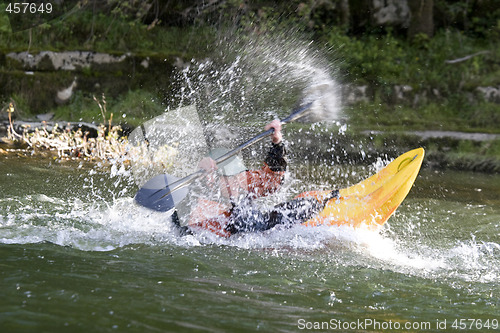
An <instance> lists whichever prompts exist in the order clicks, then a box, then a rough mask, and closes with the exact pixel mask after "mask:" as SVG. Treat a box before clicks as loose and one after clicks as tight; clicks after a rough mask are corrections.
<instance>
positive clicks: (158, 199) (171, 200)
mask: <svg viewBox="0 0 500 333" xmlns="http://www.w3.org/2000/svg"><path fill="white" fill-rule="evenodd" d="M312 104H313V103H309V104H307V105H305V106H303V107H301V108H299V109H297V110H295V111H294V112H292V114H290V115H289V116H288V117H286V118H285V119H283V120H281V124H283V125H285V124H287V123H290V122H292V121H295V120H297V119H299V118H302V117H304V116H306V115H307V114H308V113H309V111H310V110H311V107H312ZM273 132H274V129H272V128H271V129H269V130H267V131H265V132H262V133H260V134H259V135H257V136H255V137H253V138H252V139H250V140H248V141H247V142H245V143H243V144H241V145H240V146H238V147H236V148H234V149H233V150H231V151H229V152H227V153H226V154H224V155H222V156H220V157H219V158H217V159H216V160H215V162H216V163H217V164H219V163H222V162H224V161H226V160H228V159H230V158H231V157H233V156H235V155H237V154H238V153H240V152H241V151H242V150H243V149H245V148H248V147H250V146H251V145H253V144H255V143H257V142H259V141H260V140H262V139H263V138H265V137H267V136H269V135H271V134H272V133H273ZM205 172H206V171H205V170H203V169H200V170H198V171H196V172H194V173H192V174H190V175H188V176H186V177H184V178H181V179H178V178H176V177H174V176H171V175H167V174H162V175H158V176H156V177H153V178H152V179H151V180H149V181H148V182H147V183H146V184H144V186H143V187H141V188H140V189H139V190H138V191H137V194H136V195H135V201H136V202H137V203H138V204H139V205H141V206H144V207H146V208H149V209H152V210H155V211H159V212H167V211H169V210H171V209H172V208H174V207H175V206H176V205H177V204H178V203H180V202H181V201H182V200H183V199H184V198H185V197H186V195H187V193H188V187H187V185H189V184H190V183H191V182H192V181H194V180H195V179H197V178H199V177H200V176H202V175H203V174H205Z"/></svg>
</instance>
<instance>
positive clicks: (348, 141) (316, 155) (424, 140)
mask: <svg viewBox="0 0 500 333" xmlns="http://www.w3.org/2000/svg"><path fill="white" fill-rule="evenodd" d="M60 124H63V125H59V124H57V123H55V122H23V121H16V122H13V123H12V125H13V128H14V131H15V132H16V133H18V134H19V135H20V136H19V137H17V138H15V137H14V138H10V139H8V138H7V137H8V127H9V126H10V124H9V123H8V122H2V123H0V149H1V151H2V153H4V154H8V153H19V152H20V151H23V152H25V153H28V154H29V155H32V154H35V155H36V154H37V153H38V154H41V153H43V154H49V155H50V154H52V155H53V156H56V157H58V158H85V159H88V160H95V161H102V160H106V159H109V158H110V157H112V155H113V154H111V153H107V152H106V151H104V150H108V151H114V152H115V153H116V154H114V155H113V156H114V157H115V158H116V157H118V155H119V154H120V152H122V153H123V152H124V151H125V149H124V145H126V134H127V133H124V132H120V133H118V132H117V131H118V127H113V128H115V132H114V133H113V135H112V136H110V135H109V131H108V128H106V127H104V126H98V125H95V124H92V123H83V122H64V123H63V122H61V123H60ZM110 128H111V127H109V129H110ZM130 130H131V129H127V132H130ZM35 131H45V132H46V133H47V134H50V133H52V132H55V131H58V132H59V133H61V135H65V136H66V139H68V140H70V141H68V140H66V141H64V140H60V141H58V142H59V143H60V146H59V147H57V145H56V146H53V147H52V148H51V149H49V147H48V146H47V147H42V146H38V147H33V146H32V144H29V143H28V142H26V140H23V138H25V137H26V133H28V132H31V133H33V132H35ZM23 132H24V133H25V135H22V134H23ZM68 133H73V134H72V136H71V135H70V136H68ZM75 133H80V136H78V134H76V139H75ZM84 136H85V140H87V142H89V143H88V148H85V147H84V145H85V144H84V141H83V138H84ZM286 136H287V139H288V141H289V142H290V144H292V145H300V148H301V149H294V148H293V147H292V149H290V150H291V152H292V155H293V157H294V158H299V159H307V160H309V161H312V162H317V163H328V164H332V163H333V164H346V163H350V164H366V163H373V162H375V161H376V160H377V158H379V157H381V156H386V157H387V158H394V157H396V156H398V155H399V154H401V153H404V152H405V151H408V150H410V149H413V148H416V147H423V148H425V150H426V157H425V160H424V167H426V168H431V169H440V170H444V169H453V170H460V171H473V172H482V173H500V134H486V133H467V132H457V131H405V132H382V131H362V132H357V133H354V132H346V133H342V134H334V133H333V132H332V131H319V132H314V131H312V130H303V129H300V128H289V129H287V131H286ZM119 137H123V139H122V140H121V141H120V140H119ZM78 138H80V139H79V140H80V141H78ZM13 139H14V140H13ZM16 139H17V140H16ZM98 140H101V141H102V142H104V141H106V142H107V143H108V145H107V146H109V147H108V148H106V147H105V146H104V145H103V144H101V146H99V147H100V148H97V146H96V144H95V142H97V141H98ZM71 142H72V143H73V145H74V147H73V146H71V144H69V143H71ZM78 142H79V143H78ZM55 144H57V143H55ZM118 148H119V149H118ZM93 149H94V150H93ZM98 149H101V150H103V149H104V150H103V151H99V150H98ZM50 150H51V151H52V152H50ZM92 151H94V155H92V153H91V152H92ZM83 152H87V153H85V154H84V153H83ZM98 152H99V154H96V153H98ZM28 154H27V155H28ZM117 154H118V155H117Z"/></svg>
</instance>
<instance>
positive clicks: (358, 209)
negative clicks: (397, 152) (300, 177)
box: [297, 148, 425, 229]
mask: <svg viewBox="0 0 500 333" xmlns="http://www.w3.org/2000/svg"><path fill="white" fill-rule="evenodd" d="M424 154H425V152H424V149H423V148H417V149H414V150H411V151H409V152H407V153H404V154H403V155H401V156H399V157H398V158H396V159H395V160H394V161H392V162H391V163H389V164H388V165H387V166H386V167H385V168H383V169H382V170H380V172H378V173H376V174H375V175H373V176H371V177H369V178H367V179H365V180H364V181H362V182H360V183H358V184H356V185H353V186H351V187H348V188H344V189H341V190H339V197H338V198H334V199H331V200H329V201H328V202H327V204H326V206H325V207H324V209H323V210H322V211H321V212H320V213H319V214H318V215H316V216H315V217H313V218H311V219H310V220H307V221H305V222H304V223H303V224H304V225H307V226H317V225H350V226H353V227H362V226H364V227H368V228H373V229H375V228H378V227H379V226H381V225H382V224H384V223H385V222H386V221H387V220H388V219H389V217H391V215H392V214H393V213H394V211H395V210H396V209H397V208H398V207H399V205H400V204H401V202H403V200H404V199H405V197H406V195H407V194H408V192H409V191H410V189H411V187H412V185H413V182H414V181H415V179H416V178H417V175H418V172H419V170H420V166H421V165H422V160H423V158H424ZM329 193H330V191H310V192H304V193H302V194H300V195H298V196H297V198H299V197H315V198H316V199H318V200H319V201H322V199H323V198H326V196H327V195H328V194H329Z"/></svg>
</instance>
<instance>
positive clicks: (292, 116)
mask: <svg viewBox="0 0 500 333" xmlns="http://www.w3.org/2000/svg"><path fill="white" fill-rule="evenodd" d="M311 106H312V103H309V104H307V105H305V106H303V107H301V108H300V109H298V110H296V111H294V112H293V113H292V114H290V115H289V116H288V117H286V118H285V119H283V120H281V124H282V125H286V124H288V123H291V122H292V121H295V120H297V119H300V118H302V117H304V116H305V115H306V114H307V112H306V111H309V110H310V109H311ZM273 132H274V128H270V129H268V130H267V131H265V132H262V133H260V134H259V135H257V136H255V137H253V138H252V139H250V140H248V141H247V142H245V143H243V144H241V145H240V146H238V147H236V148H234V149H233V150H231V151H229V152H227V153H226V154H224V155H222V156H220V157H219V158H217V159H216V160H215V163H217V164H219V163H222V162H224V161H226V160H228V159H230V158H231V157H233V156H235V155H237V154H238V153H240V152H241V151H242V150H243V149H246V148H248V147H250V146H251V145H253V144H255V143H257V142H259V141H261V140H262V139H264V138H266V137H268V136H269V135H271V134H272V133H273ZM205 172H206V171H205V170H203V169H200V170H198V171H196V172H194V173H192V174H190V175H188V176H186V177H184V178H181V179H179V180H178V181H176V182H174V183H172V184H171V185H169V188H170V191H168V192H167V193H166V194H164V195H163V196H162V197H161V198H160V199H162V198H164V197H166V196H168V195H170V194H171V193H173V192H175V191H177V190H178V189H180V188H182V187H184V186H186V185H188V184H189V183H191V182H192V181H194V180H195V179H197V178H199V177H201V176H202V175H203V174H205Z"/></svg>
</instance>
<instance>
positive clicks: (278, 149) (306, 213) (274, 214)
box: [226, 143, 338, 235]
mask: <svg viewBox="0 0 500 333" xmlns="http://www.w3.org/2000/svg"><path fill="white" fill-rule="evenodd" d="M285 155H286V150H285V146H284V145H283V143H280V144H273V146H272V147H271V149H270V150H269V152H268V155H267V157H266V159H265V162H266V164H267V165H268V166H269V167H270V169H271V170H272V171H275V172H277V171H286V167H287V161H286V158H285ZM337 196H338V191H332V193H331V194H330V195H329V196H328V197H327V198H326V199H325V200H324V201H323V202H319V201H318V200H317V199H316V198H299V199H293V200H290V201H287V202H284V203H281V204H278V205H276V206H274V207H273V208H272V209H271V210H268V211H261V210H260V209H258V208H257V207H255V206H254V205H253V204H252V201H253V199H252V198H251V197H246V198H245V199H244V200H242V201H241V202H239V203H238V204H233V208H232V210H231V216H230V223H229V224H228V225H227V226H226V230H227V231H229V232H230V233H231V234H232V235H233V234H236V233H239V232H252V231H265V230H269V229H271V228H274V227H275V226H276V225H285V226H292V225H294V224H298V223H302V222H305V221H307V220H309V219H310V218H312V217H313V216H314V215H316V214H318V213H319V212H320V211H321V210H322V209H323V207H324V206H325V204H326V202H327V201H328V200H330V199H331V198H334V197H337Z"/></svg>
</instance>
